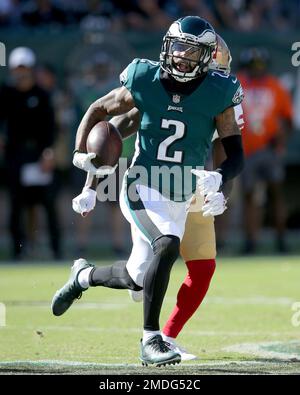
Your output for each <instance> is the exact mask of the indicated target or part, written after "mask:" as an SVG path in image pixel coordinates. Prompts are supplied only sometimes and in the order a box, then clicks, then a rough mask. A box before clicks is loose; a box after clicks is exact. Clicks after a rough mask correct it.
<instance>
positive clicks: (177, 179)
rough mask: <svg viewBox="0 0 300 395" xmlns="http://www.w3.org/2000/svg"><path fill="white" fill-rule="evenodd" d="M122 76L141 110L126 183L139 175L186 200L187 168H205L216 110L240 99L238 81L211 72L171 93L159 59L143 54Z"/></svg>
mask: <svg viewBox="0 0 300 395" xmlns="http://www.w3.org/2000/svg"><path fill="white" fill-rule="evenodd" d="M120 79H121V83H122V84H123V85H124V86H125V87H126V88H127V89H128V90H129V91H130V92H131V94H132V96H133V99H134V102H135V105H136V107H137V108H138V110H139V112H140V115H141V124H140V129H139V131H138V134H137V140H136V149H135V155H134V159H133V162H132V164H131V166H130V168H129V170H128V172H127V181H128V183H131V182H132V181H137V180H138V182H139V183H141V184H144V185H148V186H150V187H151V188H154V189H157V190H159V192H160V193H162V195H164V196H166V197H167V198H169V199H172V200H178V201H180V200H187V199H188V198H189V197H190V196H191V195H192V194H193V192H194V191H195V188H196V177H195V176H193V175H191V172H190V171H191V169H195V168H196V167H198V168H203V167H204V164H205V161H206V157H207V153H208V150H209V147H210V145H211V140H212V136H213V133H214V131H215V117H216V115H218V114H220V113H221V112H223V111H224V110H225V109H226V108H228V107H230V106H234V105H237V104H239V103H240V102H241V101H242V88H241V85H240V83H239V81H238V80H237V78H236V77H235V76H233V75H225V74H222V73H219V72H216V71H210V72H208V73H207V75H206V77H205V78H204V80H203V81H202V83H201V84H200V85H199V86H198V87H197V88H196V89H195V90H194V91H193V92H192V93H191V94H189V95H182V94H180V93H178V94H175V93H169V92H167V90H166V89H165V88H164V86H163V85H162V82H161V80H160V66H159V63H158V62H154V61H150V60H147V59H134V60H133V62H132V63H130V64H129V65H128V66H127V68H126V69H125V70H124V71H123V73H122V74H121V76H120Z"/></svg>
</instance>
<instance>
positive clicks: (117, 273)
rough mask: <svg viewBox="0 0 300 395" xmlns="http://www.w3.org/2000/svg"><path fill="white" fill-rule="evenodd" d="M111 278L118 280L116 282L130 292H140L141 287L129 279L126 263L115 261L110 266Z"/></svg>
mask: <svg viewBox="0 0 300 395" xmlns="http://www.w3.org/2000/svg"><path fill="white" fill-rule="evenodd" d="M111 273H112V277H113V278H118V281H119V282H120V283H121V284H122V285H123V286H124V288H127V289H131V290H132V291H140V290H141V289H142V287H140V286H139V285H137V284H136V283H135V282H134V281H133V279H132V278H131V277H130V275H129V273H128V270H127V268H126V261H117V262H115V263H114V264H113V265H112V271H111Z"/></svg>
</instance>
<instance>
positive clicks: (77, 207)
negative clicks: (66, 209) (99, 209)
mask: <svg viewBox="0 0 300 395" xmlns="http://www.w3.org/2000/svg"><path fill="white" fill-rule="evenodd" d="M96 197H97V192H96V191H94V190H93V189H91V188H83V190H82V192H81V194H80V195H78V196H76V197H75V198H74V199H73V200H72V208H73V210H74V211H76V213H79V214H81V215H82V216H83V217H85V216H86V215H87V214H88V213H89V212H90V211H92V210H93V209H94V208H95V206H96Z"/></svg>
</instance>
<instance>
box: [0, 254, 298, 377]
mask: <svg viewBox="0 0 300 395" xmlns="http://www.w3.org/2000/svg"><path fill="white" fill-rule="evenodd" d="M106 263H109V262H97V264H106ZM68 275H69V266H68V265H67V264H66V265H57V264H51V263H49V264H48V265H29V264H28V265H25V264H19V265H0V302H1V303H2V304H4V305H5V308H6V325H5V326H3V324H4V322H2V326H0V373H20V372H22V373H23V372H27V373H66V374H68V373H76V374H87V373H88V374H124V373H126V374H141V373H142V374H153V373H156V374H213V373H214V374H239V373H247V374H259V373H264V374H272V373H277V374H278V373H291V374H299V373H300V326H298V323H299V325H300V314H299V316H297V315H295V316H294V319H293V322H294V325H293V324H292V317H293V314H297V312H296V311H293V310H292V306H293V304H294V303H295V302H300V288H299V279H300V258H298V257H266V258H264V257H256V258H252V259H241V258H232V259H229V258H226V259H225V258H224V259H222V258H220V259H219V260H218V268H217V271H216V274H215V276H214V279H213V281H212V284H211V288H210V290H209V292H208V295H207V297H206V300H205V303H204V304H203V305H202V306H201V307H200V309H199V310H198V311H197V312H196V314H195V315H194V317H193V318H192V319H191V320H190V322H189V323H188V324H187V325H186V327H185V328H184V330H183V332H182V333H181V334H180V336H179V337H178V342H179V343H180V344H183V345H184V346H186V348H188V350H189V351H191V352H193V353H195V354H197V355H198V356H199V359H198V360H196V361H192V362H184V363H182V364H181V365H176V366H171V367H167V368H163V369H162V368H151V367H148V368H146V367H142V366H141V364H140V362H139V360H138V354H139V339H140V337H141V328H142V305H141V304H137V303H133V302H131V300H130V299H129V296H128V293H127V291H123V290H122V291H119V290H110V289H106V288H93V289H90V290H89V291H88V292H86V293H85V294H84V295H83V297H82V299H81V300H80V301H78V302H76V304H75V305H73V306H72V308H71V309H70V310H69V311H68V312H67V313H66V314H65V315H64V316H61V317H54V316H52V313H51V310H50V302H51V299H52V296H53V294H54V292H55V290H56V289H57V288H59V287H61V286H62V285H63V283H64V282H65V281H66V279H67V278H68ZM184 276H185V266H184V264H183V263H182V262H178V263H177V264H176V265H175V267H174V269H173V272H172V277H171V281H170V285H169V289H168V292H167V295H166V299H165V303H164V308H163V312H162V317H161V323H162V324H163V323H164V321H165V320H166V318H167V317H168V314H169V313H170V311H171V310H172V308H173V305H174V303H175V299H176V293H177V290H178V287H179V284H181V281H182V279H183V278H184ZM3 307H4V306H3V305H2V310H3ZM296 307H297V305H294V308H296ZM298 311H300V303H299V306H298ZM2 321H3V319H2ZM0 324H1V322H0Z"/></svg>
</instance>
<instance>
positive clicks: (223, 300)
mask: <svg viewBox="0 0 300 395" xmlns="http://www.w3.org/2000/svg"><path fill="white" fill-rule="evenodd" d="M165 302H167V303H174V298H171V297H167V298H166V299H165ZM294 302H295V300H294V299H292V298H289V297H285V296H283V297H269V296H262V295H255V296H250V297H237V298H235V297H228V298H227V297H217V296H216V297H207V298H206V299H205V300H204V302H203V304H217V305H230V306H231V305H233V306H234V305H260V306H261V305H265V306H290V305H291V304H292V303H294ZM6 305H7V306H12V307H19V306H22V307H23V306H24V307H41V308H49V306H50V301H30V300H24V301H20V300H15V301H7V302H6ZM130 305H131V306H134V305H136V304H135V303H133V302H132V301H131V300H130V299H129V298H128V301H127V302H125V303H124V299H118V300H116V301H115V302H113V303H112V302H109V301H107V302H106V301H102V302H101V303H99V302H83V301H81V302H79V303H76V304H75V305H73V306H72V309H73V308H76V309H110V308H111V309H120V308H124V307H127V306H130Z"/></svg>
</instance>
